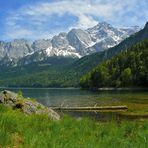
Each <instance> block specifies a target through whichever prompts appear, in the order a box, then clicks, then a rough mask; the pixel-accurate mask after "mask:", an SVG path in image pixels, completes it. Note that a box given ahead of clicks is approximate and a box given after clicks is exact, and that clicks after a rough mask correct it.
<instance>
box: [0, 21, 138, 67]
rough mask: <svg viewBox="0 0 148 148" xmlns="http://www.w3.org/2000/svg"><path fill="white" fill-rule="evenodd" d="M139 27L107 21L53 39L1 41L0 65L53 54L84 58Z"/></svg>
mask: <svg viewBox="0 0 148 148" xmlns="http://www.w3.org/2000/svg"><path fill="white" fill-rule="evenodd" d="M138 30H139V27H136V28H135V27H130V28H126V29H125V28H116V27H112V26H111V25H110V24H108V23H106V22H102V23H98V24H97V25H96V26H94V27H92V28H88V29H87V30H82V29H72V30H70V31H69V32H68V33H60V34H59V35H56V36H54V37H53V38H51V39H47V40H45V39H43V40H37V41H34V42H30V41H27V40H24V39H18V40H14V41H12V42H2V41H1V42H0V65H6V66H10V65H11V66H18V65H20V64H29V63H31V62H38V61H43V60H46V59H47V58H48V57H52V56H63V57H73V58H76V57H77V58H80V57H83V56H86V55H89V54H92V53H95V52H97V51H102V50H105V49H107V48H110V47H113V46H115V45H117V44H119V43H120V42H121V41H122V40H124V39H125V38H127V37H129V36H130V35H131V34H134V33H135V32H137V31H138Z"/></svg>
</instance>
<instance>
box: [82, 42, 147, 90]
mask: <svg viewBox="0 0 148 148" xmlns="http://www.w3.org/2000/svg"><path fill="white" fill-rule="evenodd" d="M80 85H81V87H83V88H99V87H140V86H141V87H148V39H147V40H144V41H142V42H139V43H137V44H136V45H134V46H132V47H131V48H130V49H128V50H126V51H123V52H122V53H120V54H118V55H117V56H115V57H113V58H112V59H111V60H107V61H105V62H103V63H102V64H100V65H99V66H97V67H96V68H94V69H93V70H92V71H91V72H89V73H87V74H86V75H84V76H83V77H82V78H81V81H80Z"/></svg>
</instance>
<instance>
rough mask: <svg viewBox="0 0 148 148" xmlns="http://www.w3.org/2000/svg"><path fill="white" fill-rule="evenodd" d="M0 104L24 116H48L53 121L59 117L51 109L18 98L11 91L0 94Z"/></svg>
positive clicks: (35, 102) (32, 101) (29, 100)
mask: <svg viewBox="0 0 148 148" xmlns="http://www.w3.org/2000/svg"><path fill="white" fill-rule="evenodd" d="M0 103H1V104H4V105H6V106H10V107H12V108H13V109H20V110H21V111H22V112H23V113H24V114H27V115H32V114H39V115H43V114H45V115H48V116H49V118H51V119H53V120H59V119H60V116H59V114H57V113H56V112H55V111H53V110H52V109H50V108H48V107H46V106H44V105H42V104H40V103H38V102H37V101H34V100H31V99H25V98H23V97H22V96H18V95H17V94H16V93H13V92H11V91H7V90H5V91H2V92H1V93H0Z"/></svg>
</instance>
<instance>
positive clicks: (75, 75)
mask: <svg viewBox="0 0 148 148" xmlns="http://www.w3.org/2000/svg"><path fill="white" fill-rule="evenodd" d="M144 39H148V23H147V24H146V25H145V27H144V29H142V30H141V31H139V32H138V33H136V34H135V35H132V36H130V37H129V38H127V39H126V40H124V41H123V42H121V43H120V44H119V45H117V46H115V47H113V48H110V49H108V50H105V51H102V52H98V53H94V54H92V55H88V56H85V57H83V58H81V59H79V60H77V61H73V62H72V63H70V64H67V65H66V66H64V67H62V70H61V71H60V70H57V71H56V72H54V73H52V72H53V71H51V70H50V69H49V70H48V69H46V68H45V69H44V70H43V71H39V72H38V71H35V72H34V68H35V64H34V68H32V69H31V72H28V73H26V74H25V76H24V75H23V74H20V75H19V73H20V71H19V69H18V70H16V73H18V77H16V78H15V76H14V78H12V77H11V74H10V75H9V72H8V73H7V70H6V71H5V72H6V73H7V75H8V77H7V78H4V77H3V76H4V74H3V71H1V73H0V79H1V81H0V84H1V85H7V86H10V85H13V86H40V87H52V86H55V87H70V86H74V87H76V86H79V79H80V77H81V76H82V75H84V74H85V73H87V72H88V71H90V70H91V69H93V68H94V67H96V66H97V65H98V64H100V63H101V62H103V61H105V60H107V59H110V58H112V57H113V56H114V55H117V54H118V53H120V52H121V51H123V50H126V49H127V47H131V46H132V45H134V44H136V43H137V42H139V41H142V40H144ZM29 65H30V64H29ZM29 65H27V66H29ZM11 71H13V69H11ZM24 71H25V68H24ZM2 77H3V78H4V80H3V79H2Z"/></svg>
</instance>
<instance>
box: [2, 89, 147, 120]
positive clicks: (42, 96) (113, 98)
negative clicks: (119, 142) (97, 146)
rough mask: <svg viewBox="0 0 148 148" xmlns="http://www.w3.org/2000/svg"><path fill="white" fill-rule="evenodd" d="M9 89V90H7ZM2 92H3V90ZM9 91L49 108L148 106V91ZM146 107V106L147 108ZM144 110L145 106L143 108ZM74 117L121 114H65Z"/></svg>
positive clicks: (103, 118) (116, 116)
mask: <svg viewBox="0 0 148 148" xmlns="http://www.w3.org/2000/svg"><path fill="white" fill-rule="evenodd" d="M6 89H8V88H6ZM0 90H3V89H2V88H1V89H0ZM8 90H11V91H14V92H18V91H19V90H21V91H22V93H23V96H25V97H29V98H35V99H36V100H37V101H38V102H40V103H42V104H44V105H46V106H49V107H54V106H65V107H67V106H94V105H96V104H97V105H98V106H99V105H100V106H101V105H129V106H131V104H132V105H133V104H134V106H136V105H137V106H138V107H140V105H144V107H145V108H147V105H148V89H117V90H114V89H110V90H108V89H106V90H104V89H103V90H98V91H94V92H91V91H88V90H81V89H73V88H69V89H59V88H47V89H46V88H21V89H19V88H9V89H8ZM145 105H146V106H145ZM142 108H143V106H142ZM146 112H147V110H146ZM63 113H64V114H65V113H66V114H69V115H72V116H74V117H81V116H84V117H93V118H95V119H97V120H106V119H107V120H111V119H112V118H119V112H97V113H94V112H63Z"/></svg>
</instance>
